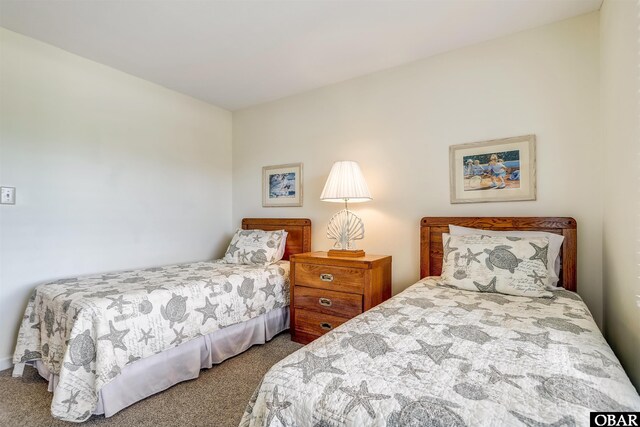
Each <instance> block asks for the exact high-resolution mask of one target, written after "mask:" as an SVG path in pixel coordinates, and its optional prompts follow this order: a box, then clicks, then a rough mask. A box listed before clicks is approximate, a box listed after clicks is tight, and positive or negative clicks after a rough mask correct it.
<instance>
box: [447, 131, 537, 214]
mask: <svg viewBox="0 0 640 427" xmlns="http://www.w3.org/2000/svg"><path fill="white" fill-rule="evenodd" d="M449 163H450V164H449V180H450V194H451V203H484V202H514V201H523V200H536V137H535V135H522V136H515V137H511V138H502V139H493V140H489V141H481V142H471V143H467V144H459V145H452V146H450V147H449Z"/></svg>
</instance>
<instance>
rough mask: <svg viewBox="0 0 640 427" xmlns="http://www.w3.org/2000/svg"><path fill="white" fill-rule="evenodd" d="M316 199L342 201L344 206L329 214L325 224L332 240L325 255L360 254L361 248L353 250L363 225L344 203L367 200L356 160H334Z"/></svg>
mask: <svg viewBox="0 0 640 427" xmlns="http://www.w3.org/2000/svg"><path fill="white" fill-rule="evenodd" d="M320 200H323V201H325V202H337V203H344V209H342V210H341V211H340V212H338V213H336V214H335V215H334V216H332V217H331V220H330V221H329V225H328V226H327V238H329V239H332V240H335V241H336V242H335V244H334V245H333V249H331V250H330V251H329V256H343V257H362V256H364V251H363V250H361V249H356V245H355V240H361V239H363V238H364V224H363V222H362V219H360V218H359V217H358V216H357V215H356V214H354V213H353V212H351V211H350V210H349V206H348V205H347V202H352V203H358V202H368V201H369V200H371V193H370V192H369V187H368V186H367V183H366V181H365V180H364V176H363V175H362V171H361V170H360V165H358V162H354V161H340V162H335V163H334V164H333V166H332V167H331V172H329V178H327V182H326V183H325V185H324V190H322V195H320Z"/></svg>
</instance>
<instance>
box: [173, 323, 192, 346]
mask: <svg viewBox="0 0 640 427" xmlns="http://www.w3.org/2000/svg"><path fill="white" fill-rule="evenodd" d="M183 332H184V326H183V327H182V328H181V329H180V331H177V330H176V329H175V328H173V333H174V334H176V337H175V338H174V339H173V341H171V342H170V343H169V344H175V345H180V344H182V341H184V339H185V338H188V336H187V335H185V334H183Z"/></svg>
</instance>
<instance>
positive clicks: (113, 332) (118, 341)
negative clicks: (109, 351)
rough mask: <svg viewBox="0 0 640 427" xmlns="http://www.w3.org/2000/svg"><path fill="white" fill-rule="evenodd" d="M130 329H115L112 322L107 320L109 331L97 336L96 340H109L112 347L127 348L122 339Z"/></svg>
mask: <svg viewBox="0 0 640 427" xmlns="http://www.w3.org/2000/svg"><path fill="white" fill-rule="evenodd" d="M129 331H130V329H123V330H121V331H119V330H117V329H116V328H115V326H113V322H112V321H111V320H109V333H108V334H106V335H103V336H101V337H98V340H104V341H111V345H113V348H114V349H116V348H119V349H121V350H125V351H126V350H127V346H126V345H124V342H122V339H123V338H124V337H125V335H127V334H128V333H129Z"/></svg>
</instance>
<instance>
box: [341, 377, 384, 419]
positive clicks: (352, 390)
mask: <svg viewBox="0 0 640 427" xmlns="http://www.w3.org/2000/svg"><path fill="white" fill-rule="evenodd" d="M339 390H340V391H342V392H343V393H346V394H348V395H349V396H351V397H352V399H351V400H350V401H349V403H347V406H345V408H344V411H343V412H342V413H343V414H344V415H345V416H346V415H348V414H349V412H351V411H352V410H353V409H354V408H355V407H356V406H362V407H363V408H364V409H365V411H367V414H369V417H370V418H375V417H376V412H375V410H374V409H373V406H371V402H370V400H384V399H389V398H391V396H388V395H386V394H376V393H369V389H368V387H367V382H366V381H364V380H363V381H362V382H360V387H357V388H356V387H340V389H339Z"/></svg>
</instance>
